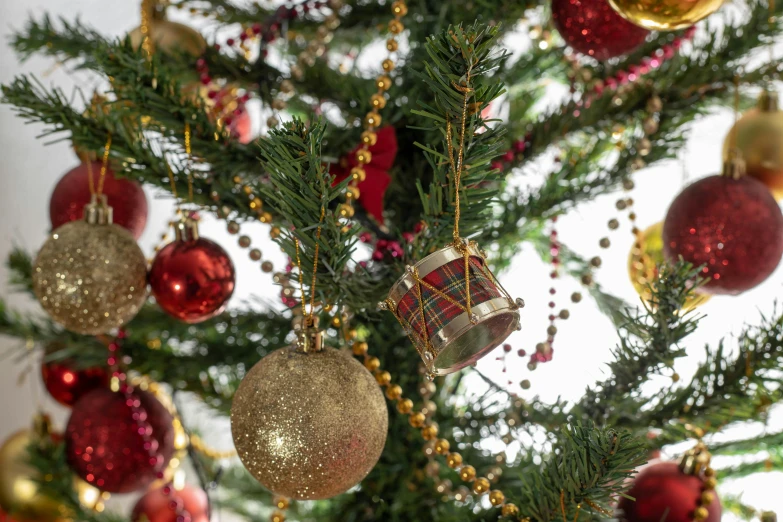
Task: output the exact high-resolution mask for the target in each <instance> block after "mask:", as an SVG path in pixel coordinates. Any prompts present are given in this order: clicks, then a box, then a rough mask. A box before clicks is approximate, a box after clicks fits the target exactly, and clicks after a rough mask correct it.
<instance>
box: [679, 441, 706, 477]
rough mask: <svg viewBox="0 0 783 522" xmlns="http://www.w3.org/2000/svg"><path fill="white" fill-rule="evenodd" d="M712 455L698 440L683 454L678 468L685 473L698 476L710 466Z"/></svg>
mask: <svg viewBox="0 0 783 522" xmlns="http://www.w3.org/2000/svg"><path fill="white" fill-rule="evenodd" d="M711 459H712V455H710V452H709V451H708V450H707V446H705V445H704V443H702V442H699V443H698V444H696V446H694V447H693V448H692V449H690V450H689V451H688V452H686V453H685V455H683V457H682V460H680V470H681V471H682V472H683V473H685V474H687V475H694V476H699V475H701V474H702V473H703V472H704V471H705V470H706V469H707V468H709V466H710V460H711Z"/></svg>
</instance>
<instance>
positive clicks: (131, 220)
mask: <svg viewBox="0 0 783 522" xmlns="http://www.w3.org/2000/svg"><path fill="white" fill-rule="evenodd" d="M90 166H91V168H92V177H93V180H94V183H95V184H96V185H97V183H98V178H100V174H101V164H100V163H99V162H92V163H91V164H90V165H88V164H87V163H82V164H81V165H78V166H77V167H74V168H73V169H71V170H70V171H68V173H67V174H65V176H63V177H62V178H61V179H60V181H58V182H57V185H55V187H54V191H53V192H52V197H51V199H50V200H49V219H50V220H51V222H52V230H54V229H56V228H58V227H60V226H61V225H64V224H65V223H69V222H71V221H76V220H77V219H82V218H83V216H84V205H86V204H87V203H89V202H90V197H91V194H90V185H89V168H90ZM103 193H104V194H106V198H107V199H108V202H109V206H111V207H112V209H113V210H114V223H115V224H117V225H120V226H121V227H123V228H126V229H128V230H129V231H130V232H131V234H133V237H134V238H136V239H139V237H141V233H142V232H144V227H145V226H146V224H147V213H148V209H147V196H146V195H144V189H142V188H141V185H139V184H138V183H136V182H135V181H130V180H127V179H120V178H115V177H114V174H113V173H112V172H111V170H107V171H106V178H105V179H104V182H103Z"/></svg>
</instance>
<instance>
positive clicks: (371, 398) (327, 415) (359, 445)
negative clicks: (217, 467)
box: [231, 346, 389, 500]
mask: <svg viewBox="0 0 783 522" xmlns="http://www.w3.org/2000/svg"><path fill="white" fill-rule="evenodd" d="M388 423H389V419H388V413H387V409H386V403H385V400H384V398H383V394H382V393H381V389H380V388H379V387H378V384H377V383H376V382H375V378H374V377H373V376H372V374H371V373H370V372H369V371H367V370H366V369H365V368H364V367H363V366H362V365H361V364H360V363H359V362H358V361H356V360H355V359H354V358H352V357H351V356H350V355H348V354H346V353H343V352H341V351H338V350H334V349H331V348H324V349H322V350H320V351H309V353H305V352H304V351H302V350H301V349H297V348H296V347H295V346H291V347H288V348H282V349H280V350H277V351H275V352H272V353H271V354H269V355H267V356H266V357H264V358H263V359H261V361H260V362H259V363H258V364H256V365H255V366H253V368H252V369H251V370H250V371H249V372H248V373H247V375H246V376H245V378H244V379H243V380H242V382H241V383H240V385H239V389H238V390H237V392H236V394H235V395H234V403H233V405H232V407H231V433H232V435H233V437H234V446H235V447H236V449H237V452H238V453H239V458H240V459H241V460H242V463H243V464H244V465H245V467H246V468H247V469H248V471H250V473H251V474H252V475H253V476H254V477H255V478H256V479H257V480H258V481H259V482H260V483H261V484H262V485H263V486H264V487H266V488H267V489H269V490H270V491H272V492H273V493H275V494H277V495H281V496H285V497H289V498H293V499H297V500H319V499H325V498H330V497H333V496H335V495H339V494H340V493H343V492H345V491H347V490H348V489H350V488H352V487H353V486H355V485H356V484H358V483H359V482H360V481H361V480H362V479H363V478H364V477H365V476H367V474H368V473H369V472H370V470H372V468H373V467H374V466H375V464H376V462H378V458H379V457H380V456H381V452H382V451H383V446H384V444H385V442H386V432H387V429H388Z"/></svg>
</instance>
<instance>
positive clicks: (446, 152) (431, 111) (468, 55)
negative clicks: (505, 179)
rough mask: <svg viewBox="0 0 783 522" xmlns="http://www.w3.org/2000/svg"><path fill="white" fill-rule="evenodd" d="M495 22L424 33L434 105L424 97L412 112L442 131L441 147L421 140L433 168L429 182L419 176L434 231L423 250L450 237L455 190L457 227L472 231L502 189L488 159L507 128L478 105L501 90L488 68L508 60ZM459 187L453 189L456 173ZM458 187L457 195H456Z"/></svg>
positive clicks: (428, 220) (481, 222) (429, 224)
mask: <svg viewBox="0 0 783 522" xmlns="http://www.w3.org/2000/svg"><path fill="white" fill-rule="evenodd" d="M497 38H498V29H497V28H496V27H487V26H484V25H480V24H474V25H472V26H470V27H468V28H463V27H462V26H461V25H460V26H456V27H454V26H450V27H449V28H448V30H446V31H444V32H442V33H441V34H439V35H438V36H433V37H430V38H428V39H427V44H426V46H425V48H426V51H427V54H428V55H429V58H430V59H429V62H427V63H426V64H425V70H424V73H418V74H417V76H418V77H419V78H420V79H421V80H422V81H424V82H425V83H426V85H427V87H428V88H429V89H430V91H431V96H432V99H433V104H432V106H430V105H429V104H427V103H425V102H422V101H420V102H419V107H421V109H419V110H414V111H412V112H413V114H415V115H416V116H419V117H420V118H421V119H423V120H425V121H427V122H428V124H429V125H431V126H433V130H435V131H436V132H437V135H438V136H439V137H440V139H441V140H443V141H442V142H441V144H439V146H437V147H438V148H437V150H436V148H435V146H433V145H425V144H419V143H417V145H418V146H419V148H421V149H422V150H424V152H425V154H426V157H427V160H428V162H429V164H430V167H431V170H432V172H433V179H432V182H431V183H430V185H429V187H426V188H425V186H423V185H422V184H421V183H420V182H419V183H418V185H417V186H418V189H419V194H420V196H421V201H422V206H423V208H424V221H425V223H426V224H427V228H428V231H429V234H428V235H427V236H426V238H425V240H424V241H423V244H422V245H421V251H422V252H427V251H428V250H429V249H430V248H432V247H433V246H436V245H437V246H442V245H443V244H444V243H446V242H448V238H449V237H450V234H451V231H452V229H453V227H454V219H455V210H456V209H455V207H454V201H455V197H459V198H460V201H461V207H462V210H461V217H460V232H461V234H462V235H463V236H464V237H469V236H471V235H473V234H475V233H477V232H478V231H480V230H481V229H482V228H483V227H484V226H485V225H486V221H487V219H488V218H489V217H490V211H491V204H492V202H493V200H495V199H496V198H497V196H498V193H499V192H500V189H501V185H502V178H501V176H500V175H499V173H498V172H497V171H496V170H493V169H491V168H490V163H491V161H492V159H493V158H494V157H496V156H497V155H498V154H499V146H500V138H501V136H502V128H500V127H494V128H493V127H491V126H489V125H488V124H487V123H486V122H485V121H484V120H483V118H482V116H481V112H482V111H483V110H484V109H485V108H486V107H487V106H488V105H489V104H490V103H491V102H492V100H494V99H496V98H497V97H498V96H500V95H501V94H502V93H503V92H504V91H503V86H502V84H498V83H496V82H494V81H491V80H490V78H489V77H490V75H491V74H492V73H493V72H494V70H495V69H496V68H497V67H498V66H499V64H500V62H501V61H503V60H504V58H505V53H503V52H497V51H496V50H495V46H496V44H497ZM458 171H461V172H459V174H460V175H461V186H460V187H457V190H458V191H459V192H458V193H457V192H455V187H454V183H455V176H457V174H458ZM455 194H458V196H456V195H455Z"/></svg>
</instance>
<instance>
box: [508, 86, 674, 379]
mask: <svg viewBox="0 0 783 522" xmlns="http://www.w3.org/2000/svg"><path fill="white" fill-rule="evenodd" d="M662 109H663V102H662V101H661V99H660V98H659V97H658V96H657V95H653V96H651V97H650V98H649V100H648V101H647V105H646V110H647V115H646V116H645V118H644V120H643V122H642V130H643V131H644V134H645V136H644V137H643V138H641V139H640V140H639V141H638V142H637V143H636V146H635V148H636V153H637V156H636V157H635V158H634V159H633V160H632V161H631V169H632V170H638V169H641V168H643V167H644V165H645V163H644V160H643V159H642V157H643V156H646V155H648V154H649V153H650V152H651V150H652V143H651V142H650V139H649V137H648V136H650V135H652V134H654V133H655V132H657V131H658V121H657V119H656V116H657V114H658V113H660V112H661V110H662ZM622 132H624V129H623V128H621V127H616V128H615V129H614V131H613V134H614V135H615V136H617V137H618V139H619V137H620V136H621V134H622ZM618 146H619V147H621V148H622V147H623V145H622V143H620V142H618ZM633 188H634V182H633V180H632V179H630V178H626V179H625V180H623V190H624V191H625V192H626V193H627V192H630V191H631V190H633ZM633 205H634V200H633V198H631V197H628V196H627V195H625V196H623V197H621V198H619V199H618V200H617V201H616V202H615V208H616V209H617V210H618V211H619V212H623V211H627V213H628V220H629V222H630V224H631V233H632V234H633V235H634V246H633V250H632V255H641V253H642V252H641V243H640V236H641V231H640V230H639V228H638V227H637V223H636V220H637V216H636V212H634V209H633ZM607 227H608V229H609V232H614V231H616V230H617V229H618V228H619V227H620V222H619V220H618V219H617V218H616V217H613V218H611V219H610V220H609V221H608V223H607ZM556 237H557V233H556V231H555V228H554V220H553V227H552V239H551V241H552V246H553V248H559V243H558V242H557V239H555V238H556ZM611 244H612V243H611V240H610V239H609V237H607V236H604V237H602V238H600V239H599V240H598V246H599V247H600V248H601V249H607V248H609V247H610V246H611ZM602 263H603V261H602V259H601V256H600V255H596V256H593V257H592V258H590V260H589V265H590V268H591V270H594V269H598V268H600V267H601V265H602ZM551 277H552V278H553V279H556V278H558V277H559V265H556V266H554V267H553V270H552V273H551ZM581 283H582V284H583V285H584V286H587V287H590V286H592V285H593V275H592V273H590V272H588V273H585V274H584V275H583V276H582V278H581ZM549 291H550V294H551V295H553V296H554V294H555V292H556V289H555V288H554V286H552V287H551V288H550V289H549ZM581 301H582V294H581V293H579V292H574V293H572V294H571V302H572V303H574V304H577V303H579V302H581ZM551 304H552V303H550V306H551ZM570 316H571V312H570V311H569V310H568V309H567V308H563V309H561V310H560V312H558V313H557V314H556V315H555V314H554V313H553V314H552V315H550V324H549V326H548V327H547V335H548V338H547V341H546V342H541V343H538V344H536V352H537V353H539V354H546V353H547V352H548V351H550V350H551V349H552V346H551V344H552V343H553V341H554V338H555V336H556V335H557V332H558V330H557V326H556V324H555V323H556V321H558V320H567V319H568V318H570ZM536 366H537V365H536V363H535V362H532V361H531V363H529V364H528V369H530V370H535V369H536ZM520 386H521V387H522V388H523V389H528V388H529V387H530V383H529V381H527V380H524V381H522V382H520Z"/></svg>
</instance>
